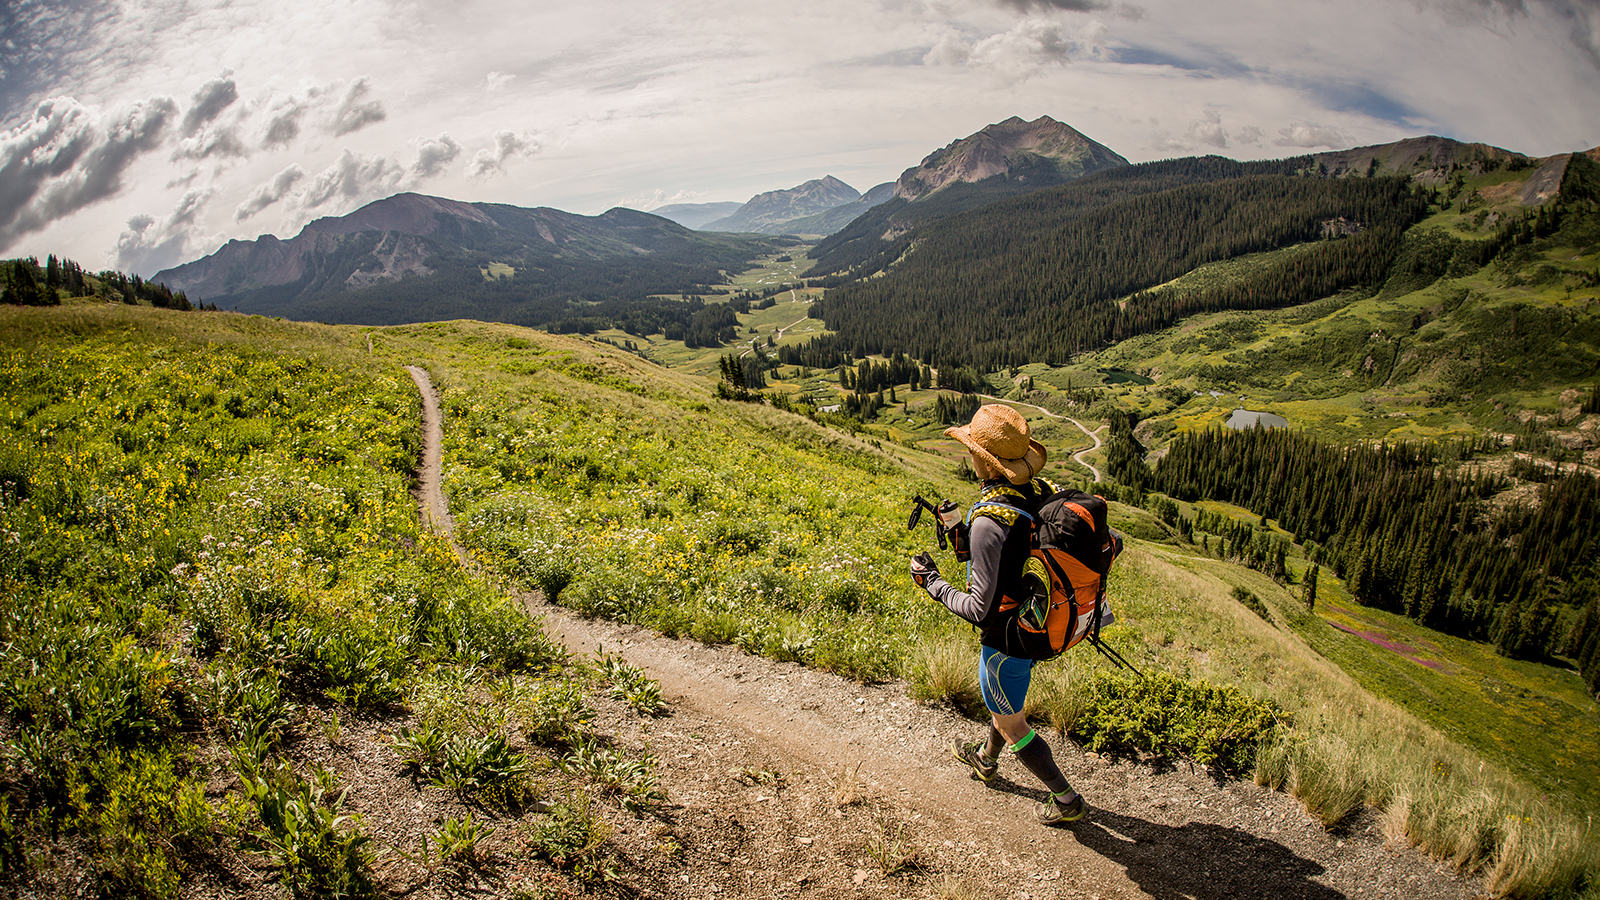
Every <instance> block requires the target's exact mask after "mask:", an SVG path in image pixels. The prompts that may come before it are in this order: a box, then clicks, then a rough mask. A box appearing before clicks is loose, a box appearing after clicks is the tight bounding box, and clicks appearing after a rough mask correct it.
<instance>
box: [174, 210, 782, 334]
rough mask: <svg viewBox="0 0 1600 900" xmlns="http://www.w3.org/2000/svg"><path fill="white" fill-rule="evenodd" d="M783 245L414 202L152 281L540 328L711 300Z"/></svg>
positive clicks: (333, 306) (316, 306)
mask: <svg viewBox="0 0 1600 900" xmlns="http://www.w3.org/2000/svg"><path fill="white" fill-rule="evenodd" d="M776 246H777V245H776V244H774V243H773V242H772V240H770V239H756V238H750V237H740V236H735V235H717V234H703V233H700V232H697V231H693V230H691V229H688V228H685V227H684V226H682V225H679V224H677V223H676V222H672V221H670V220H668V219H664V218H662V217H660V216H654V215H650V214H649V213H642V212H637V211H634V210H629V209H612V210H610V211H608V212H606V213H603V214H601V215H598V216H580V215H575V214H573V213H568V212H563V211H561V210H557V209H548V208H543V207H540V208H533V209H528V208H523V207H517V206H509V205H506V204H501V203H463V202H460V201H456V200H447V199H444V198H441V197H428V196H424V195H421V194H409V193H408V194H396V195H395V196H393V197H389V198H387V199H384V200H379V201H376V202H374V203H370V204H368V205H366V206H364V207H362V208H361V209H358V210H356V211H355V212H352V213H350V214H349V215H345V216H339V217H334V218H324V219H318V220H316V221H314V222H312V223H311V224H309V225H307V226H306V227H305V228H304V229H303V230H302V231H301V232H300V233H299V234H298V235H296V236H295V237H293V238H291V239H290V240H287V241H285V240H280V239H279V238H277V237H275V236H273V235H262V236H261V237H259V238H257V239H256V240H254V241H239V240H235V241H229V242H228V243H227V244H226V245H224V246H223V247H222V248H221V249H220V250H218V251H217V252H216V253H213V254H211V255H210V256H208V257H205V258H204V259H199V260H196V261H194V262H190V263H185V264H184V265H181V266H176V267H174V268H171V269H167V270H165V271H162V272H159V273H157V274H156V276H155V277H154V278H153V279H152V280H154V281H158V282H164V283H166V284H167V285H169V286H171V287H172V288H173V289H175V290H184V291H186V292H187V293H189V294H192V295H196V296H200V297H203V298H204V299H205V300H206V301H207V302H210V303H215V304H216V305H218V306H220V307H222V308H224V309H227V308H234V309H238V310H239V311H241V312H253V313H262V314H267V315H281V316H285V317H288V318H295V319H311V320H317V321H326V322H347V323H357V324H394V323H400V322H418V321H434V320H438V319H443V318H457V317H471V318H477V319H484V320H489V321H501V322H513V323H516V324H525V325H531V324H542V323H545V322H549V321H552V320H555V319H559V318H561V317H563V316H566V315H568V314H569V313H570V312H571V310H572V308H573V305H574V304H579V305H580V308H581V305H582V304H590V303H593V302H596V301H607V300H615V301H624V302H631V301H642V300H644V299H645V298H646V297H648V296H649V295H652V294H668V293H709V292H711V290H712V288H711V286H713V285H716V284H720V283H725V282H726V275H725V274H724V273H725V272H739V271H743V270H744V269H745V268H747V267H748V264H749V260H751V259H753V258H754V257H756V256H759V255H761V254H763V253H767V252H770V251H772V250H774V249H775V248H776Z"/></svg>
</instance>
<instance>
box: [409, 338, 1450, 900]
mask: <svg viewBox="0 0 1600 900" xmlns="http://www.w3.org/2000/svg"><path fill="white" fill-rule="evenodd" d="M411 372H412V375H413V377H414V378H416V380H417V383H418V387H419V388H420V389H421V390H422V392H423V396H424V398H426V399H427V400H428V401H429V402H426V403H425V404H424V417H425V420H426V421H425V424H424V428H425V433H426V435H427V443H428V448H427V451H426V454H425V457H424V458H425V465H424V471H423V473H422V478H421V494H422V495H421V496H420V497H419V503H420V505H421V507H422V509H423V510H424V513H423V514H424V516H426V517H428V520H429V521H431V522H432V523H434V527H435V528H436V529H444V530H448V529H449V527H450V518H449V515H448V511H447V509H446V508H445V503H444V499H443V497H442V495H441V494H440V491H439V459H440V455H439V449H438V441H439V439H440V435H441V433H442V432H441V430H440V427H439V418H438V404H437V402H435V401H434V400H433V396H432V395H433V391H432V388H431V387H430V386H429V384H428V381H427V376H426V373H425V372H423V371H422V370H420V369H416V368H412V369H411ZM1080 427H1081V426H1080ZM1085 431H1086V432H1087V429H1085ZM1132 552H1138V551H1132ZM886 589H892V586H886ZM523 599H524V602H525V604H526V605H527V607H528V610H529V612H530V613H531V614H533V615H535V616H537V617H541V618H542V619H543V622H544V624H545V627H546V628H547V629H548V630H549V631H550V632H552V633H553V634H554V635H555V636H557V637H558V638H560V640H562V641H563V642H564V643H565V644H566V645H567V646H568V647H569V648H570V649H571V650H572V651H573V652H574V653H580V654H582V653H590V652H593V651H595V650H598V649H600V648H602V647H603V648H604V650H605V651H606V652H607V653H611V654H617V655H620V656H622V657H623V658H624V659H626V660H627V661H628V662H629V663H631V664H632V665H635V666H639V667H641V668H643V669H644V671H645V672H646V673H647V674H648V675H649V676H650V677H652V678H654V679H656V680H657V681H659V682H660V685H661V689H662V693H663V695H664V696H665V697H666V698H667V700H668V701H669V704H670V707H671V712H670V714H669V715H668V716H667V717H665V718H663V719H660V720H653V721H652V720H644V721H642V722H641V723H639V724H638V725H637V726H636V727H625V728H621V729H619V733H618V734H617V735H615V736H614V740H615V741H616V742H617V744H618V745H620V746H623V747H628V748H631V749H634V750H636V751H638V752H640V753H645V752H648V753H651V754H653V755H654V756H656V757H657V758H658V759H660V760H661V771H660V774H661V779H662V785H663V787H665V788H666V790H667V792H668V795H669V796H670V797H671V799H672V801H673V803H674V804H675V805H674V806H673V807H672V808H670V809H669V810H668V812H667V813H666V815H665V820H666V821H667V822H668V823H669V824H670V825H671V827H673V828H676V829H679V830H680V831H681V832H683V833H685V834H688V835H689V836H690V837H691V840H690V841H681V842H682V843H683V845H684V852H683V854H682V855H681V857H680V858H679V862H677V863H675V864H673V865H674V866H676V867H675V868H674V867H669V868H667V869H660V868H659V867H660V866H663V865H666V864H665V863H664V862H662V860H661V859H660V858H659V857H658V856H651V855H650V853H651V851H650V849H649V848H650V846H651V842H652V841H656V840H659V838H657V837H652V835H656V834H658V833H659V829H660V828H661V827H664V826H662V825H659V824H657V825H652V824H651V823H650V821H649V820H648V819H644V820H642V821H633V820H624V821H621V822H620V823H619V826H618V827H619V831H618V833H617V835H616V836H614V837H613V839H612V840H613V841H616V842H617V843H618V844H619V846H620V847H622V851H623V852H624V854H625V855H628V856H630V857H635V856H636V858H638V859H641V860H649V861H652V862H651V868H649V869H647V870H642V871H641V873H640V874H639V875H638V876H637V877H638V878H639V879H640V881H641V883H642V886H641V887H640V891H641V893H643V894H644V895H647V896H654V895H663V894H664V895H666V896H673V897H680V896H681V897H706V898H712V897H715V898H726V897H772V896H784V897H807V898H811V897H814V898H833V897H873V898H879V897H881V898H889V897H906V896H919V897H937V896H941V895H943V896H949V895H951V893H952V891H953V890H954V888H955V887H957V886H958V887H959V888H961V889H963V890H967V891H974V892H976V893H967V894H962V896H994V897H1006V898H1012V900H1034V898H1057V897H1059V898H1095V900H1098V898H1158V900H1182V898H1188V900H1234V898H1264V900H1265V898H1273V900H1276V898H1315V900H1337V898H1361V900H1369V898H1378V897H1392V898H1423V897H1426V898H1441V900H1454V898H1460V900H1465V898H1472V897H1479V896H1482V890H1481V887H1480V885H1479V883H1478V882H1477V881H1475V880H1472V879H1465V878H1461V877H1459V876H1457V875H1456V874H1454V872H1453V871H1452V870H1450V869H1449V868H1448V867H1447V866H1445V865H1443V864H1441V863H1438V862H1435V861H1433V860H1430V859H1428V858H1426V857H1424V856H1422V855H1421V854H1419V853H1418V852H1417V851H1415V850H1412V849H1410V848H1408V847H1403V846H1396V845H1393V844H1391V843H1389V842H1386V841H1385V840H1384V838H1383V836H1382V835H1381V833H1380V832H1379V830H1378V829H1377V827H1376V825H1375V824H1374V823H1373V822H1372V821H1371V819H1370V817H1369V818H1367V819H1362V820H1358V821H1357V822H1356V823H1355V824H1354V825H1352V826H1351V827H1350V828H1349V829H1348V830H1347V831H1346V832H1345V833H1342V834H1338V835H1332V834H1329V833H1327V832H1326V831H1325V830H1324V829H1323V828H1322V827H1321V826H1320V825H1318V824H1317V823H1316V821H1315V820H1314V819H1312V818H1311V817H1310V816H1309V815H1308V814H1307V813H1306V812H1305V810H1304V809H1303V808H1302V807H1301V806H1300V804H1299V803H1298V801H1296V800H1294V799H1293V798H1291V797H1289V796H1287V795H1285V794H1282V793H1278V792H1274V791H1269V790H1266V789H1263V788H1260V787H1258V786H1256V785H1255V784H1253V783H1249V782H1237V781H1228V780H1223V779H1214V778H1212V777H1210V776H1209V775H1207V774H1206V773H1205V772H1204V771H1203V770H1201V771H1193V772H1192V771H1190V770H1189V768H1188V767H1187V766H1185V765H1181V764H1180V765H1179V766H1178V767H1176V768H1173V767H1171V766H1165V765H1163V764H1160V763H1156V764H1154V765H1152V764H1149V763H1142V762H1136V761H1128V760H1111V759H1106V758H1100V757H1097V756H1096V755H1095V754H1093V753H1087V752H1084V751H1082V750H1080V749H1079V748H1077V747H1075V746H1074V745H1072V744H1071V743H1069V742H1068V741H1066V740H1065V739H1063V738H1061V737H1060V736H1058V735H1055V734H1050V735H1048V738H1049V740H1050V743H1051V745H1052V746H1053V747H1054V749H1055V752H1056V757H1057V760H1058V762H1059V763H1060V764H1061V767H1062V769H1063V771H1064V772H1065V773H1066V774H1067V776H1068V778H1069V779H1070V780H1071V781H1072V783H1073V785H1074V786H1075V787H1076V788H1077V789H1078V790H1079V791H1081V792H1082V793H1083V795H1084V796H1085V797H1086V798H1087V799H1088V800H1089V802H1090V803H1091V804H1092V806H1093V807H1094V809H1093V812H1092V813H1091V815H1090V817H1089V819H1088V820H1087V821H1085V822H1081V823H1078V824H1076V825H1075V826H1073V827H1070V828H1057V829H1051V828H1044V827H1041V826H1039V825H1037V824H1035V823H1034V822H1033V820H1032V816H1033V805H1034V802H1035V801H1037V800H1039V799H1041V798H1042V797H1043V791H1042V789H1041V788H1040V787H1039V785H1038V784H1037V782H1036V781H1035V779H1033V778H1032V776H1030V775H1029V774H1028V773H1027V772H1026V770H1024V769H1023V768H1022V767H1021V766H1020V765H1019V764H1018V763H1017V762H1016V761H1015V760H1011V759H1005V760H1002V762H1001V776H1000V777H999V778H997V779H996V780H995V781H994V782H991V783H990V784H987V785H986V784H984V783H982V782H979V781H977V780H975V779H974V778H972V777H970V775H969V773H968V772H967V770H965V769H964V768H963V767H962V766H960V765H959V764H958V763H956V762H955V761H954V760H953V759H952V758H951V755H950V753H949V746H950V744H951V743H952V742H953V741H954V740H955V739H957V738H958V737H959V738H964V739H973V738H976V737H977V736H978V735H979V734H980V727H979V725H978V724H977V723H975V722H972V721H970V720H968V719H965V718H963V717H961V716H960V715H958V714H957V713H956V712H954V711H953V710H951V709H950V708H948V707H947V706H944V705H937V706H928V705H923V704H920V703H916V702H913V701H912V700H910V699H909V698H908V697H907V694H906V687H905V685H904V684H903V683H899V682H895V683H889V684H883V685H874V686H863V685H859V684H856V683H854V682H851V681H849V680H847V679H843V678H839V677H837V676H834V675H830V674H828V673H826V672H821V671H817V670H814V669H807V668H804V667H801V666H798V665H795V664H792V663H778V662H774V661H772V660H768V659H765V658H761V657H753V656H749V655H746V654H744V653H742V652H740V651H738V650H736V649H733V648H731V647H727V646H706V645H703V644H700V643H697V642H695V641H690V640H675V639H669V638H665V637H662V636H661V635H659V634H656V633H654V632H651V631H648V630H646V629H642V628H638V627H635V626H629V625H619V624H616V623H611V622H605V621H599V620H589V619H583V618H581V617H579V616H577V615H575V614H573V613H571V612H569V611H568V610H565V609H563V608H561V607H559V606H554V605H551V604H548V603H545V602H544V600H543V598H541V597H538V596H537V595H529V596H525V597H524V598H523ZM930 602H931V601H930ZM852 772H853V773H855V774H852ZM850 794H854V795H856V796H855V798H854V799H852V798H851V796H849V795H850ZM619 814H620V813H619ZM653 829H654V830H653ZM895 835H898V836H899V837H900V838H901V840H902V850H903V852H906V853H910V854H911V855H912V856H914V859H915V861H916V863H917V865H916V866H913V867H912V868H910V869H909V870H907V871H906V872H903V873H900V874H885V872H884V869H885V868H886V866H884V865H882V864H881V862H880V861H879V860H880V857H883V856H884V855H885V850H884V848H885V847H886V846H889V844H890V842H889V840H888V838H889V837H892V836H895Z"/></svg>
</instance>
